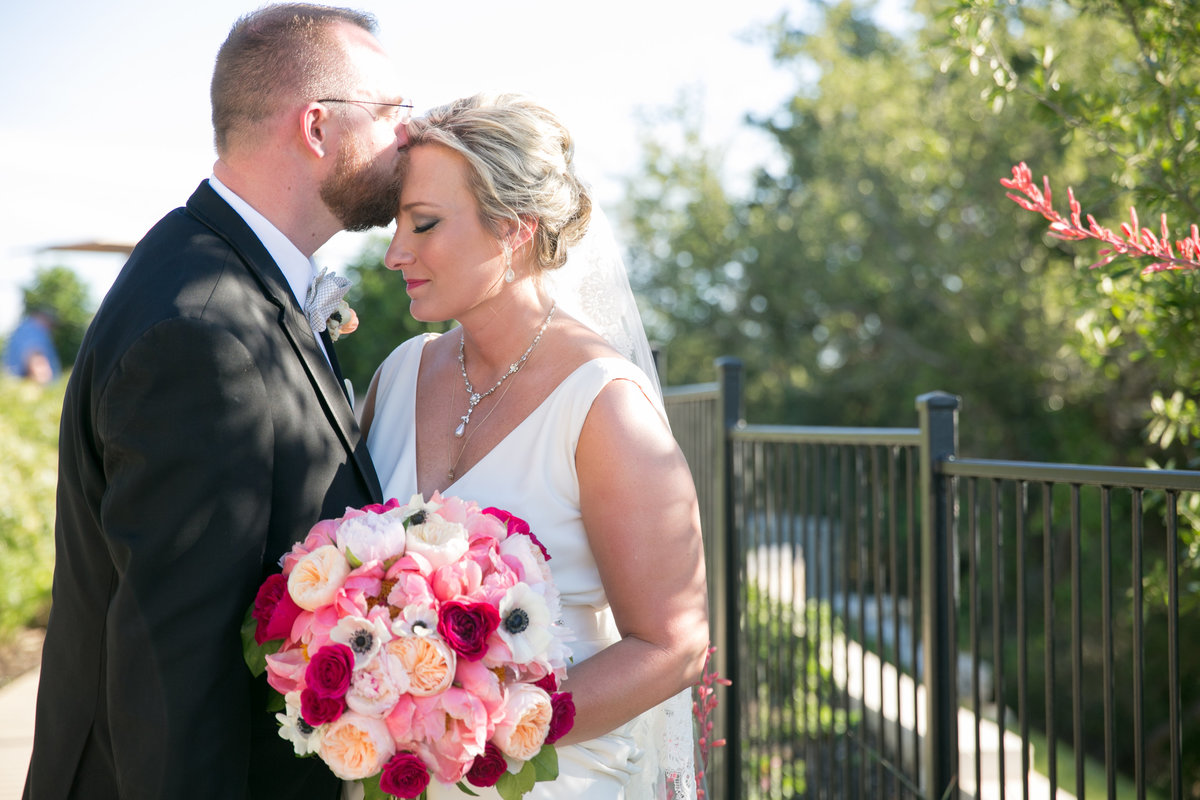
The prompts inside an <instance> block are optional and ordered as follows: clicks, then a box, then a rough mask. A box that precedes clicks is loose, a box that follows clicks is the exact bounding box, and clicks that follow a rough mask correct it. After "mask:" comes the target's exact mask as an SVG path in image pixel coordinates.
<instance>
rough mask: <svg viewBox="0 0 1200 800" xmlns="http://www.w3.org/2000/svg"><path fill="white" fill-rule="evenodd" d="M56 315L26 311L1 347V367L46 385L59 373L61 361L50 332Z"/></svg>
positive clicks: (46, 310)
mask: <svg viewBox="0 0 1200 800" xmlns="http://www.w3.org/2000/svg"><path fill="white" fill-rule="evenodd" d="M56 322H57V315H55V313H54V312H53V311H52V310H50V309H48V308H29V309H26V314H25V318H24V319H22V320H21V322H20V324H18V325H17V327H16V329H15V330H14V331H13V332H12V336H10V337H8V342H7V343H6V344H5V346H4V368H5V369H6V370H7V371H8V372H10V373H12V374H13V375H16V376H17V377H19V378H28V379H29V380H31V381H35V382H37V383H43V384H44V383H49V382H50V381H52V380H54V379H55V378H57V377H58V376H59V375H60V374H62V362H60V361H59V358H58V350H56V349H55V347H54V339H53V338H52V336H51V333H52V332H53V330H54V325H55V323H56Z"/></svg>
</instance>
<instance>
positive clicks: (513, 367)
mask: <svg viewBox="0 0 1200 800" xmlns="http://www.w3.org/2000/svg"><path fill="white" fill-rule="evenodd" d="M556 308H558V304H557V303H553V304H551V306H550V313H549V314H547V315H546V319H545V321H544V322H542V327H540V328H538V332H537V336H535V337H533V341H532V342H530V344H529V347H528V348H526V350H525V354H524V355H522V356H521V357H520V358H519V359H517V360H516V361H514V362H513V363H512V364H510V365H509V367H508V371H507V372H505V373H504V374H503V375H501V376H500V380H498V381H496V385H495V386H493V387H492V388H490V389H488V390H487V391H486V392H483V393H482V394H480V393H479V392H477V391H475V387H474V386H472V385H471V379H470V378H468V377H467V363H466V360H465V359H464V357H463V348H464V347H465V345H466V343H467V337H466V332H465V331H464V332H463V333H461V334H460V335H459V340H458V369H459V371H460V372H462V379H463V385H464V386H466V387H467V413H466V414H463V415H462V416H461V417H460V418H459V419H460V420H462V421H461V422H459V423H458V427H457V428H455V429H454V436H455V438H458V439H461V438H462V437H463V434H464V433H466V432H467V425H468V424H469V423H470V422H471V414H473V413H475V406H477V405H479V403H480V401H482V400H483V399H485V398H487V397H490V396H491V395H492V393H493V392H495V391H496V390H497V389H499V388H500V386H501V385H502V384H503V383H504V382H505V381H506V380H508V379H509V378H510V377H512V376H513V375H516V374H517V372H518V371H519V370H520V369H521V367H523V366H525V362H526V361H528V360H529V354H530V353H532V352H533V348H535V347H537V343H538V342H540V341H541V340H542V334H543V333H545V332H546V327H547V326H548V325H549V324H550V320H551V319H552V318H553V317H554V309H556Z"/></svg>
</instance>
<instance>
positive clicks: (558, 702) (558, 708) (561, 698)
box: [546, 692, 575, 744]
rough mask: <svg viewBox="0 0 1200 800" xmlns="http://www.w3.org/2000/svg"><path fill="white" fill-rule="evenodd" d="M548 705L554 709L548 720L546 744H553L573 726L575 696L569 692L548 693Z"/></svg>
mask: <svg viewBox="0 0 1200 800" xmlns="http://www.w3.org/2000/svg"><path fill="white" fill-rule="evenodd" d="M550 707H551V708H553V709H554V716H553V717H552V718H551V720H550V731H549V733H547V734H546V744H554V743H555V742H557V741H558V740H559V739H561V738H562V737H563V736H565V735H566V734H567V733H569V732H570V730H571V728H574V727H575V698H573V697H571V693H570V692H556V693H555V694H552V695H550Z"/></svg>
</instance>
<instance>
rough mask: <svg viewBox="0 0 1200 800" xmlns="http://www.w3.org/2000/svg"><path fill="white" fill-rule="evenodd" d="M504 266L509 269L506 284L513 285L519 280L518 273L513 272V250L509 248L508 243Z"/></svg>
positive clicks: (505, 276) (505, 278) (506, 243)
mask: <svg viewBox="0 0 1200 800" xmlns="http://www.w3.org/2000/svg"><path fill="white" fill-rule="evenodd" d="M504 266H506V267H508V269H507V270H506V271H505V272H504V282H505V283H512V282H513V281H515V280H516V279H517V273H515V272H513V268H512V249H511V248H510V247H509V246H508V242H505V243H504Z"/></svg>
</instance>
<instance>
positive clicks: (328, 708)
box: [300, 689, 346, 728]
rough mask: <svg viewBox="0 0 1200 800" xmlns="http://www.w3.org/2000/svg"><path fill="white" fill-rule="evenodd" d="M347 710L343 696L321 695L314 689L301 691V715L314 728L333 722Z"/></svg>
mask: <svg viewBox="0 0 1200 800" xmlns="http://www.w3.org/2000/svg"><path fill="white" fill-rule="evenodd" d="M345 710H346V700H345V698H342V697H321V696H320V695H319V694H317V693H316V692H314V691H313V690H312V689H305V690H304V691H303V692H301V693H300V716H301V717H303V718H304V721H305V722H307V723H308V724H309V725H311V726H313V727H314V728H315V727H317V726H318V725H324V724H325V723H326V722H333V721H334V720H336V719H338V718H339V717H341V716H342V712H343V711H345Z"/></svg>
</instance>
